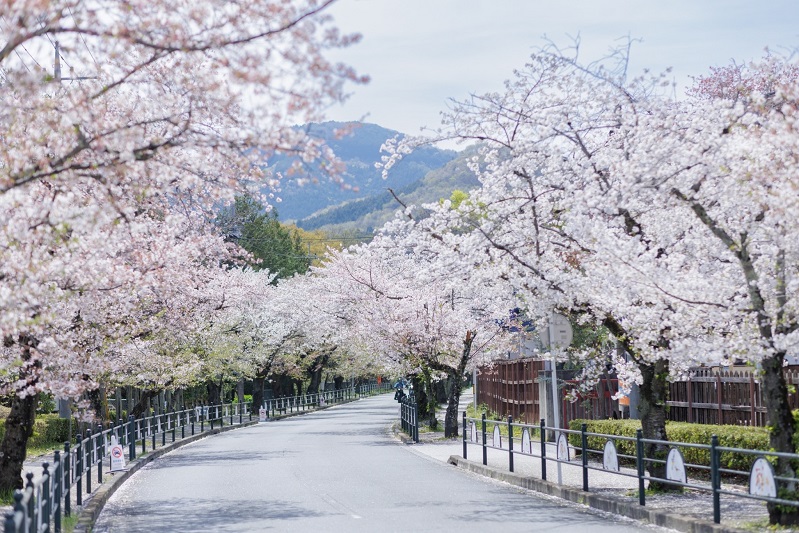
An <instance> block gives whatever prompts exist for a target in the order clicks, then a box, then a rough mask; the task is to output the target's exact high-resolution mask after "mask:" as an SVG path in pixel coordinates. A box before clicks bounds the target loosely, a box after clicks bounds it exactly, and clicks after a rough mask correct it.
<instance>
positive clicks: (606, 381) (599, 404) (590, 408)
mask: <svg viewBox="0 0 799 533" xmlns="http://www.w3.org/2000/svg"><path fill="white" fill-rule="evenodd" d="M558 381H560V380H558ZM579 384H580V383H579V381H578V380H576V379H569V380H565V381H564V382H563V385H562V387H563V389H562V392H563V397H562V398H561V403H560V405H561V413H563V427H564V428H568V427H569V422H570V421H571V420H577V419H587V420H604V419H606V418H622V413H621V410H620V408H619V401H618V400H614V399H613V395H614V394H616V393H617V392H618V391H619V380H618V379H616V378H602V379H600V380H599V382H598V383H597V384H596V386H595V387H594V388H593V389H592V390H589V391H580V392H578V393H577V394H576V396H577V400H576V401H569V400H567V399H566V395H567V394H568V393H569V391H570V390H572V389H577V390H578V391H579Z"/></svg>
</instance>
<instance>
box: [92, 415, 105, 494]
mask: <svg viewBox="0 0 799 533" xmlns="http://www.w3.org/2000/svg"><path fill="white" fill-rule="evenodd" d="M102 434H103V426H101V425H100V424H97V435H98V436H101V435H102ZM94 449H95V450H96V453H95V454H94V455H95V460H96V461H97V485H98V486H100V484H102V482H103V459H104V458H105V439H103V442H102V443H101V444H99V446H98V442H97V440H96V439H95V441H94Z"/></svg>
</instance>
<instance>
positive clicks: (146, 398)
mask: <svg viewBox="0 0 799 533" xmlns="http://www.w3.org/2000/svg"><path fill="white" fill-rule="evenodd" d="M157 395H158V391H155V390H143V391H141V394H139V401H138V402H136V405H134V406H133V409H131V411H130V413H129V414H131V415H133V418H141V417H142V415H143V414H144V413H145V411H147V409H148V407H149V406H150V400H151V399H152V398H155V397H156V396H157Z"/></svg>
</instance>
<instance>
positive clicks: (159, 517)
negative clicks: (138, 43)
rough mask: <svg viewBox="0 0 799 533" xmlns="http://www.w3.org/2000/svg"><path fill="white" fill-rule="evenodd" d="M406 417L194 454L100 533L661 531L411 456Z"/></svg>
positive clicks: (240, 433) (325, 426) (285, 424)
mask: <svg viewBox="0 0 799 533" xmlns="http://www.w3.org/2000/svg"><path fill="white" fill-rule="evenodd" d="M397 413H398V409H397V404H396V402H394V401H393V399H392V396H391V395H382V396H377V397H373V398H367V399H362V400H359V401H357V402H354V403H350V404H345V405H342V406H338V407H335V408H332V409H328V410H326V411H321V412H319V413H314V414H308V415H303V416H297V417H294V418H289V419H286V420H282V421H279V422H268V423H262V424H259V425H257V426H253V427H248V428H244V429H240V430H235V431H230V432H228V433H223V434H220V435H217V436H214V437H210V438H207V439H203V440H200V441H198V442H196V443H192V444H189V445H187V446H185V447H183V448H180V449H178V450H176V451H174V452H172V453H169V454H167V455H165V456H164V457H162V458H160V459H158V460H156V461H154V462H153V463H151V464H150V465H148V466H146V467H144V468H143V469H142V470H140V471H139V472H137V473H136V474H135V475H134V476H132V477H131V479H130V480H128V481H127V482H126V483H125V484H124V485H123V486H122V487H121V488H120V489H119V490H118V491H117V492H116V494H114V495H113V496H112V497H111V499H110V500H109V502H108V503H107V504H106V506H105V509H104V510H103V512H102V513H101V515H100V518H99V520H98V522H97V524H96V526H95V529H94V531H95V532H109V533H117V532H120V533H123V532H138V531H147V532H152V531H292V532H297V531H314V532H327V531H342V532H348V533H352V532H360V531H387V532H388V531H396V532H402V533H411V532H420V531H422V532H423V531H458V532H459V533H460V532H463V531H479V532H481V533H484V532H493V531H498V532H499V531H501V532H503V533H508V532H514V531H555V532H572V531H574V532H580V533H601V532H613V533H625V532H630V531H642V530H648V531H653V530H654V529H652V528H651V527H644V526H642V525H639V524H637V523H635V522H630V521H623V520H617V519H615V518H612V517H607V516H603V515H599V514H595V513H594V512H592V511H587V510H584V509H583V508H580V507H576V506H569V505H563V504H561V503H559V502H557V501H553V500H551V499H543V498H540V497H537V496H535V495H533V494H532V493H528V492H521V491H520V490H518V489H515V488H512V487H510V486H506V485H502V484H499V483H496V482H490V481H485V480H483V479H482V478H479V477H477V476H476V475H473V474H469V473H466V472H463V471H460V470H457V469H456V468H455V467H452V466H449V465H446V464H443V463H440V462H434V461H432V460H430V459H426V458H424V457H421V456H419V455H417V454H415V453H412V452H411V451H410V450H409V447H407V446H404V445H401V444H398V442H397V441H396V440H394V438H393V437H392V436H390V435H389V432H388V429H387V428H388V427H389V426H390V424H391V423H393V422H394V421H395V420H396V419H397ZM661 531H663V530H661Z"/></svg>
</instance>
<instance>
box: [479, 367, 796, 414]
mask: <svg viewBox="0 0 799 533" xmlns="http://www.w3.org/2000/svg"><path fill="white" fill-rule="evenodd" d="M539 374H540V375H539ZM548 374H549V372H545V371H544V361H539V360H534V359H514V360H510V361H501V362H497V363H495V364H494V366H492V367H490V368H489V367H486V368H481V369H480V370H479V371H478V374H477V402H478V403H484V404H486V405H487V406H488V407H489V409H491V410H493V411H495V412H496V413H498V414H499V415H501V416H508V415H511V416H513V418H514V420H519V421H523V422H526V423H528V424H535V423H538V422H539V420H540V419H541V418H542V417H543V418H546V414H545V413H542V411H541V405H540V400H539V380H540V379H541V378H544V379H543V381H544V382H547V380H548V378H547V376H548ZM564 374H565V375H564V376H563V377H564V378H566V379H563V380H562V381H561V391H562V394H563V396H562V397H561V404H560V405H561V413H562V414H563V416H562V417H561V418H562V422H563V427H568V423H569V421H570V420H575V419H578V418H583V419H593V420H600V419H606V418H619V417H621V411H620V409H619V403H618V400H614V399H613V398H612V397H613V395H615V394H616V392H617V391H618V380H617V379H615V378H612V377H610V378H603V379H600V380H599V382H598V383H597V385H596V387H594V389H593V390H591V391H588V392H585V391H584V392H582V393H581V394H579V395H578V400H577V401H575V402H570V401H568V400H566V398H565V396H566V394H568V392H569V390H571V389H573V388H576V387H577V385H578V382H577V381H576V380H573V379H568V378H569V377H570V376H569V375H568V374H566V373H564ZM559 377H560V373H559ZM785 379H786V381H787V382H788V385H789V390H790V391H791V392H790V393H789V395H788V396H789V397H788V400H789V403H790V405H791V408H792V409H798V408H799V367H795V366H794V367H786V369H785ZM667 405H668V407H669V410H668V418H669V420H674V421H678V422H696V423H698V424H734V425H747V426H749V425H752V426H765V425H767V423H768V419H767V416H766V408H765V406H764V405H763V396H762V391H761V388H760V381H759V379H758V377H757V375H756V374H755V373H753V372H750V371H746V370H743V371H722V372H719V371H716V370H714V369H701V370H698V371H695V372H692V373H691V374H690V375H689V376H688V377H687V378H686V379H684V380H681V381H674V382H672V383H670V384H669V401H668V402H667Z"/></svg>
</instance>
